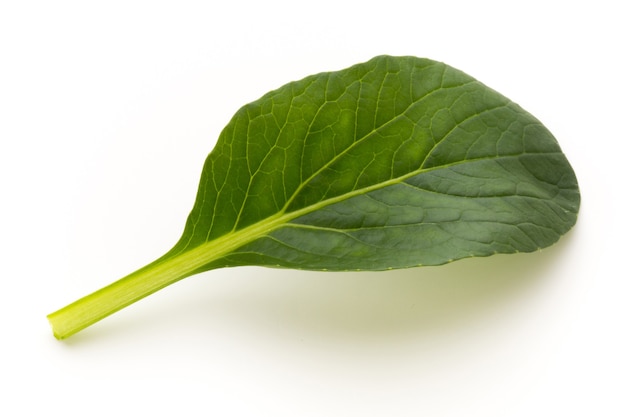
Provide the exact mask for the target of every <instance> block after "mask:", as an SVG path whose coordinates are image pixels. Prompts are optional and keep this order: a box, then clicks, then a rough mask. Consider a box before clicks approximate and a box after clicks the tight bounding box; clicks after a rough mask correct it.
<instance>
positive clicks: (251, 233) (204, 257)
mask: <svg viewBox="0 0 626 417" xmlns="http://www.w3.org/2000/svg"><path fill="white" fill-rule="evenodd" d="M550 154H559V155H560V154H561V152H522V153H519V154H513V155H497V156H490V157H481V158H474V159H464V160H460V161H456V162H451V163H449V164H444V165H439V166H436V167H430V168H419V169H416V170H414V171H411V172H409V173H406V174H404V175H401V176H398V177H394V178H390V179H389V180H386V181H382V182H380V183H377V184H373V185H370V186H367V187H363V188H359V189H355V190H352V191H350V192H348V193H345V194H342V195H339V196H335V197H332V198H329V199H326V200H322V201H318V202H317V203H315V204H311V205H309V206H306V207H302V208H300V209H298V210H294V211H291V212H288V211H287V208H286V207H285V208H283V210H281V211H279V212H277V213H276V214H274V215H272V216H270V217H267V218H265V219H263V220H260V221H258V222H256V223H254V224H252V225H250V226H247V227H245V228H243V229H240V230H236V231H233V232H230V233H227V234H225V235H222V236H219V237H217V238H215V239H213V240H210V241H208V242H205V243H203V244H201V245H199V246H197V247H194V248H192V249H189V250H188V251H186V252H183V253H179V254H178V255H176V256H177V257H181V258H184V259H185V260H187V261H188V262H190V263H193V264H194V265H195V266H196V268H198V269H199V268H202V267H205V266H206V265H209V264H210V263H212V262H214V261H216V260H219V259H221V258H223V257H225V256H226V255H228V254H230V253H232V252H234V251H235V250H236V249H238V248H240V247H242V246H244V245H246V244H248V243H251V242H253V241H255V240H256V239H258V238H260V237H263V236H267V235H269V234H270V233H271V232H273V231H275V230H277V229H279V228H280V227H282V226H284V225H286V224H288V223H289V222H290V221H292V220H294V219H296V218H298V217H302V216H304V215H307V214H309V213H312V212H314V211H317V210H321V209H323V208H325V207H327V206H330V205H332V204H336V203H340V202H342V201H345V200H348V199H350V198H352V197H355V196H359V195H364V194H367V193H370V192H373V191H376V190H379V189H382V188H385V187H389V186H392V185H397V184H400V183H403V182H404V181H405V180H407V179H409V178H413V177H416V176H418V175H421V174H424V173H427V172H432V171H436V170H441V169H447V168H451V167H453V166H456V165H460V164H465V163H471V162H480V161H487V160H496V159H500V160H502V159H510V158H519V157H520V156H522V155H550Z"/></svg>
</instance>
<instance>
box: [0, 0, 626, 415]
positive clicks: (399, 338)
mask: <svg viewBox="0 0 626 417" xmlns="http://www.w3.org/2000/svg"><path fill="white" fill-rule="evenodd" d="M617 5H618V2H609V1H593V2H576V1H572V2H561V1H558V2H556V1H555V2H550V1H548V0H541V1H530V0H525V1H518V2H502V1H499V2H495V1H494V2H485V1H472V2H465V1H464V2H453V1H447V2H438V1H428V2H420V1H407V2H399V1H391V0H385V1H376V2H370V1H349V2H340V1H338V0H335V1H316V2H301V3H300V2H295V1H285V2H280V1H249V2H245V1H214V2H209V1H205V2H197V3H190V2H184V1H176V2H158V1H150V2H134V1H120V2H116V1H109V2H85V1H75V2H69V1H50V2H48V1H45V2H44V1H41V2H32V1H6V2H2V5H1V6H0V141H1V142H0V196H1V197H0V198H1V205H0V213H1V215H0V239H1V240H0V242H1V245H2V246H1V247H0V250H1V252H0V254H1V255H0V256H1V257H2V258H1V259H2V264H1V265H2V269H1V270H0V271H1V272H0V275H1V280H0V320H1V321H0V335H1V336H0V337H1V339H0V341H1V346H2V349H1V353H0V381H1V382H2V385H3V386H4V387H3V388H1V394H0V414H1V415H6V416H34V415H61V414H63V415H66V416H83V415H92V416H108V415H117V416H131V415H165V414H170V415H187V416H196V415H198V416H206V415H216V416H382V415H385V416H417V415H424V416H482V417H485V416H499V417H501V416H554V415H568V416H591V415H598V416H624V415H626V404H625V402H626V399H625V397H624V393H625V392H626V359H625V355H626V340H625V338H624V321H625V319H626V303H625V302H624V298H625V297H626V280H625V278H626V277H625V275H626V274H624V262H623V258H624V254H623V247H624V244H623V242H624V236H626V230H625V228H624V222H623V215H624V213H623V211H624V202H625V201H624V187H623V184H624V180H625V178H624V175H623V169H622V168H623V163H622V161H623V158H624V146H623V144H624V142H625V140H626V137H625V134H624V120H625V119H624V97H625V95H626V89H625V88H624V73H625V70H626V69H625V68H624V48H623V39H625V38H626V36H625V33H624V32H625V31H624V29H623V28H624V22H623V17H624V16H623V12H620V11H618V10H621V9H618V8H617ZM378 54H392V55H415V56H421V57H428V58H431V59H435V60H440V61H444V62H446V63H448V64H450V65H452V66H455V67H457V68H459V69H461V70H463V71H465V72H467V73H469V74H470V75H472V76H474V77H476V78H478V79H479V80H481V81H482V82H484V83H485V84H487V85H489V86H490V87H492V88H494V89H496V90H498V91H500V92H501V93H503V94H504V95H506V96H508V97H509V98H511V99H513V100H514V101H516V102H518V103H519V104H521V105H522V107H524V108H525V109H527V110H528V111H530V112H531V113H533V114H534V115H535V116H537V117H538V118H539V119H540V120H542V121H543V122H544V124H546V126H548V128H549V129H550V130H552V132H553V133H554V134H555V136H556V137H557V138H558V140H559V142H560V144H561V146H562V148H563V150H564V152H565V153H566V155H567V156H568V158H569V160H570V162H571V163H572V165H573V166H574V169H575V170H576V173H577V175H578V178H579V182H580V187H581V192H582V209H581V213H580V216H579V221H578V224H577V225H576V227H575V228H574V229H573V230H572V232H570V233H569V234H568V235H566V237H564V238H563V239H562V240H561V241H560V242H559V243H558V244H557V245H555V246H553V247H551V248H549V249H547V250H544V251H542V252H538V253H534V254H529V255H513V256H496V257H492V258H487V259H473V260H465V261H459V262H456V263H453V264H450V265H447V266H443V267H434V268H421V269H410V270H404V271H393V272H389V273H337V274H323V273H311V272H295V271H285V270H271V269H262V268H252V267H250V268H239V269H230V270H219V271H213V272H210V273H206V274H202V275H199V276H196V277H193V278H189V279H187V280H184V281H182V282H180V283H178V284H175V285H173V286H171V287H169V288H167V289H165V290H163V291H161V292H159V293H157V294H154V295H152V296H150V297H148V298H147V299H145V300H142V301H141V302H139V303H137V304H135V305H133V306H131V307H130V308H127V309H125V310H123V311H122V312H119V313H117V314H115V315H114V316H111V317H109V318H107V319H106V320H104V321H102V322H100V323H99V324H97V325H95V326H93V327H91V328H89V329H87V330H85V331H84V332H82V333H80V334H78V335H76V336H74V337H72V338H71V339H69V340H68V341H66V342H59V341H57V340H55V339H54V338H53V337H52V334H51V332H50V328H49V326H48V323H47V320H46V317H45V316H46V315H47V314H48V313H51V312H52V311H54V310H56V309H58V308H60V307H62V306H63V305H65V304H67V303H69V302H71V301H74V299H76V298H78V297H81V296H83V295H86V294H87V293H89V292H91V291H94V290H96V289H98V288H100V287H102V286H104V285H106V284H108V283H110V282H112V281H113V280H115V279H117V278H120V277H122V276H123V275H126V274H127V273H129V272H132V271H133V270H135V269H136V268H138V267H140V266H143V265H144V264H145V263H148V262H149V261H151V260H153V259H154V258H156V257H158V256H160V255H161V254H162V253H163V252H165V251H166V250H167V249H169V247H170V246H171V245H173V244H174V242H175V241H176V240H177V239H178V237H179V233H181V231H182V227H183V224H184V221H185V219H186V216H187V213H188V212H189V210H190V209H191V205H192V203H193V200H194V197H195V191H196V187H197V182H198V179H199V175H200V170H201V167H202V163H203V161H204V159H205V157H206V155H207V153H208V152H209V151H210V150H211V149H212V147H213V145H214V143H215V141H216V139H217V137H218V135H219V133H220V130H221V129H222V127H223V126H224V125H225V124H226V123H227V122H228V120H229V119H230V117H231V116H232V115H233V114H234V112H235V111H236V110H237V109H238V108H239V107H240V106H241V105H243V104H245V103H247V102H249V101H252V100H255V99H256V98H258V97H259V96H261V95H262V94H264V93H265V92H267V91H269V90H271V89H274V88H277V87H279V86H280V85H282V84H284V83H286V82H288V81H291V80H295V79H299V78H302V77H304V76H306V75H309V74H313V73H316V72H319V71H326V70H338V69H342V68H345V67H347V66H350V65H352V64H355V63H357V62H362V61H365V60H368V59H369V58H371V57H373V56H375V55H378Z"/></svg>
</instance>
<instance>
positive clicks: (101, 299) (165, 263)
mask: <svg viewBox="0 0 626 417" xmlns="http://www.w3.org/2000/svg"><path fill="white" fill-rule="evenodd" d="M195 252H196V251H194V250H192V251H189V252H184V253H182V254H180V255H178V256H174V257H170V258H166V257H163V258H160V259H159V260H156V261H154V262H152V263H151V264H149V265H147V266H145V267H143V268H141V269H139V270H137V271H135V272H133V273H131V274H129V275H127V276H126V277H124V278H122V279H120V280H118V281H116V282H114V283H112V284H110V285H108V286H106V287H104V288H102V289H100V290H98V291H96V292H94V293H92V294H89V295H87V296H85V297H83V298H81V299H79V300H77V301H74V302H73V303H71V304H69V305H67V306H66V307H63V308H62V309H60V310H58V311H55V312H54V313H52V314H50V315H48V321H49V322H50V325H51V326H52V331H53V333H54V336H55V337H56V338H57V339H65V338H67V337H69V336H71V335H73V334H74V333H76V332H78V331H80V330H82V329H84V328H86V327H88V326H90V325H92V324H94V323H96V322H98V321H100V320H102V319H103V318H105V317H107V316H109V315H111V314H113V313H115V312H116V311H118V310H121V309H122V308H124V307H126V306H128V305H130V304H132V303H134V302H136V301H139V300H140V299H142V298H144V297H146V296H148V295H150V294H152V293H154V292H156V291H158V290H160V289H162V288H164V287H166V286H168V285H170V284H173V283H174V282H176V281H179V280H181V279H183V278H185V277H187V276H189V275H191V274H192V273H193V271H194V270H195V269H197V268H198V267H199V265H198V260H197V258H196V259H194V256H196V257H197V253H195ZM203 258H204V259H206V257H203Z"/></svg>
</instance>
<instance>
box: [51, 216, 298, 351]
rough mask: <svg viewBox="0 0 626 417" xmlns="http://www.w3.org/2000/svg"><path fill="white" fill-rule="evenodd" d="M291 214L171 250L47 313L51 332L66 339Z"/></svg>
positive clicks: (259, 233)
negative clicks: (188, 246)
mask: <svg viewBox="0 0 626 417" xmlns="http://www.w3.org/2000/svg"><path fill="white" fill-rule="evenodd" d="M292 217H294V214H291V215H283V213H278V214H277V215H275V216H272V217H269V218H267V219H265V220H264V221H262V222H259V223H257V224H255V225H252V226H249V227H247V228H244V229H241V230H237V231H233V232H231V233H228V234H226V235H223V236H220V237H218V238H216V239H213V240H210V241H208V242H206V243H204V244H201V245H199V246H196V247H194V248H191V249H185V250H183V251H176V252H175V251H174V250H172V251H170V252H168V253H167V254H165V255H164V256H162V257H161V258H159V259H157V260H156V261H154V262H152V263H151V264H148V265H146V266H144V267H143V268H141V269H139V270H137V271H135V272H133V273H131V274H130V275H127V276H126V277H124V278H122V279H120V280H118V281H116V282H114V283H112V284H110V285H108V286H106V287H104V288H102V289H100V290H98V291H96V292H94V293H92V294H89V295H87V296H85V297H83V298H81V299H79V300H77V301H74V302H73V303H71V304H69V305H67V306H66V307H63V308H62V309H60V310H58V311H55V312H54V313H52V314H50V315H48V321H49V322H50V325H51V326H52V332H53V333H54V336H55V337H56V338H57V339H65V338H67V337H69V336H71V335H73V334H74V333H76V332H79V331H80V330H82V329H84V328H86V327H88V326H90V325H92V324H94V323H96V322H98V321H100V320H102V319H103V318H105V317H107V316H109V315H111V314H113V313H115V312H116V311H118V310H121V309H122V308H124V307H127V306H129V305H131V304H133V303H134V302H136V301H139V300H141V299H142V298H144V297H146V296H148V295H150V294H152V293H154V292H156V291H158V290H160V289H162V288H165V287H167V286H168V285H171V284H173V283H175V282H176V281H180V280H181V279H183V278H185V277H188V276H190V275H193V274H194V273H196V272H197V271H198V270H203V271H206V270H208V269H210V268H207V265H209V264H210V263H211V262H213V261H215V260H217V259H220V258H222V257H223V256H224V255H226V254H228V253H230V252H232V251H233V250H235V249H236V248H239V247H241V246H243V245H245V244H246V243H248V242H250V241H252V240H254V239H256V238H257V237H259V236H261V235H264V234H266V233H268V232H269V231H271V230H273V229H274V228H276V227H278V226H280V225H281V224H283V223H284V222H285V221H287V220H289V219H290V218H292ZM175 248H176V246H175Z"/></svg>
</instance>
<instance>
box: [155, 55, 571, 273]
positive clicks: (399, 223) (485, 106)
mask: <svg viewBox="0 0 626 417" xmlns="http://www.w3.org/2000/svg"><path fill="white" fill-rule="evenodd" d="M579 204H580V195H579V190H578V185H577V181H576V177H575V174H574V172H573V170H572V168H571V166H570V165H569V163H568V161H567V159H566V158H565V156H564V155H563V153H562V152H561V149H560V148H559V145H558V143H557V141H556V140H555V138H554V137H553V136H552V134H551V133H550V132H549V131H548V130H547V129H546V128H545V127H544V126H543V125H542V124H541V123H540V122H539V121H538V120H537V119H535V118H534V117H533V116H532V115H530V114H529V113H528V112H526V111H524V110H523V109H522V108H520V107H519V106H518V105H517V104H515V103H513V102H511V101H510V100H509V99H507V98H505V97H503V96H502V95H500V94H499V93H497V92H495V91H493V90H491V89H490V88H488V87H486V86H485V85H483V84H481V83H480V82H478V81H476V80H475V79H474V78H472V77H470V76H468V75H466V74H465V73H463V72H461V71H458V70H456V69H454V68H452V67H450V66H448V65H445V64H443V63H440V62H434V61H431V60H427V59H420V58H414V57H390V56H380V57H376V58H374V59H372V60H370V61H368V62H366V63H362V64H358V65H355V66H353V67H350V68H348V69H345V70H341V71H336V72H326V73H320V74H317V75H313V76H309V77H307V78H304V79H302V80H300V81H296V82H292V83H289V84H286V85H285V86H283V87H281V88H279V89H277V90H275V91H272V92H270V93H268V94H266V95H265V96H263V97H262V98H260V99H259V100H257V101H255V102H252V103H250V104H247V105H245V106H244V107H242V108H241V109H240V110H239V111H238V112H237V113H236V114H235V116H234V117H233V118H232V120H231V121H230V123H229V124H228V125H227V126H226V127H225V129H224V130H223V132H222V133H221V135H220V137H219V140H218V142H217V145H216V147H215V149H214V150H213V151H212V152H211V153H210V154H209V156H208V158H207V160H206V163H205V166H204V170H203V173H202V177H201V181H200V187H199V190H198V195H197V199H196V203H195V205H194V207H193V210H192V212H191V214H190V215H189V218H188V220H187V224H186V227H185V231H184V233H183V236H182V238H181V239H180V241H179V242H178V243H177V244H176V246H175V247H174V248H173V249H172V250H171V251H170V252H168V254H166V255H165V256H164V257H163V258H162V260H165V259H169V258H174V257H176V256H179V255H180V254H182V253H184V252H187V251H190V250H193V249H196V248H199V247H201V246H203V245H204V246H207V244H208V243H211V242H213V243H215V245H212V246H211V245H209V246H211V247H212V248H213V249H214V248H215V247H227V248H228V249H224V250H222V251H218V252H217V254H216V256H214V257H212V258H210V259H209V258H207V259H208V260H207V263H206V264H204V265H202V266H201V267H199V268H197V269H196V270H195V271H194V273H196V272H201V271H205V270H209V269H214V268H219V267H226V266H239V265H262V266H272V267H288V268H298V269H312V270H333V271H337V270H339V271H343V270H384V269H393V268H406V267H412V266H421V265H438V264H442V263H446V262H450V261H453V260H456V259H461V258H466V257H473V256H487V255H492V254H496V253H514V252H531V251H534V250H537V249H539V248H543V247H546V246H549V245H551V244H553V243H554V242H556V241H557V240H558V239H559V237H560V236H561V235H562V234H564V233H565V232H566V231H568V230H569V229H570V228H571V227H572V226H573V225H574V223H575V222H576V216H577V213H578V208H579ZM227 242H228V244H226V243H227ZM222 243H224V245H222Z"/></svg>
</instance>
